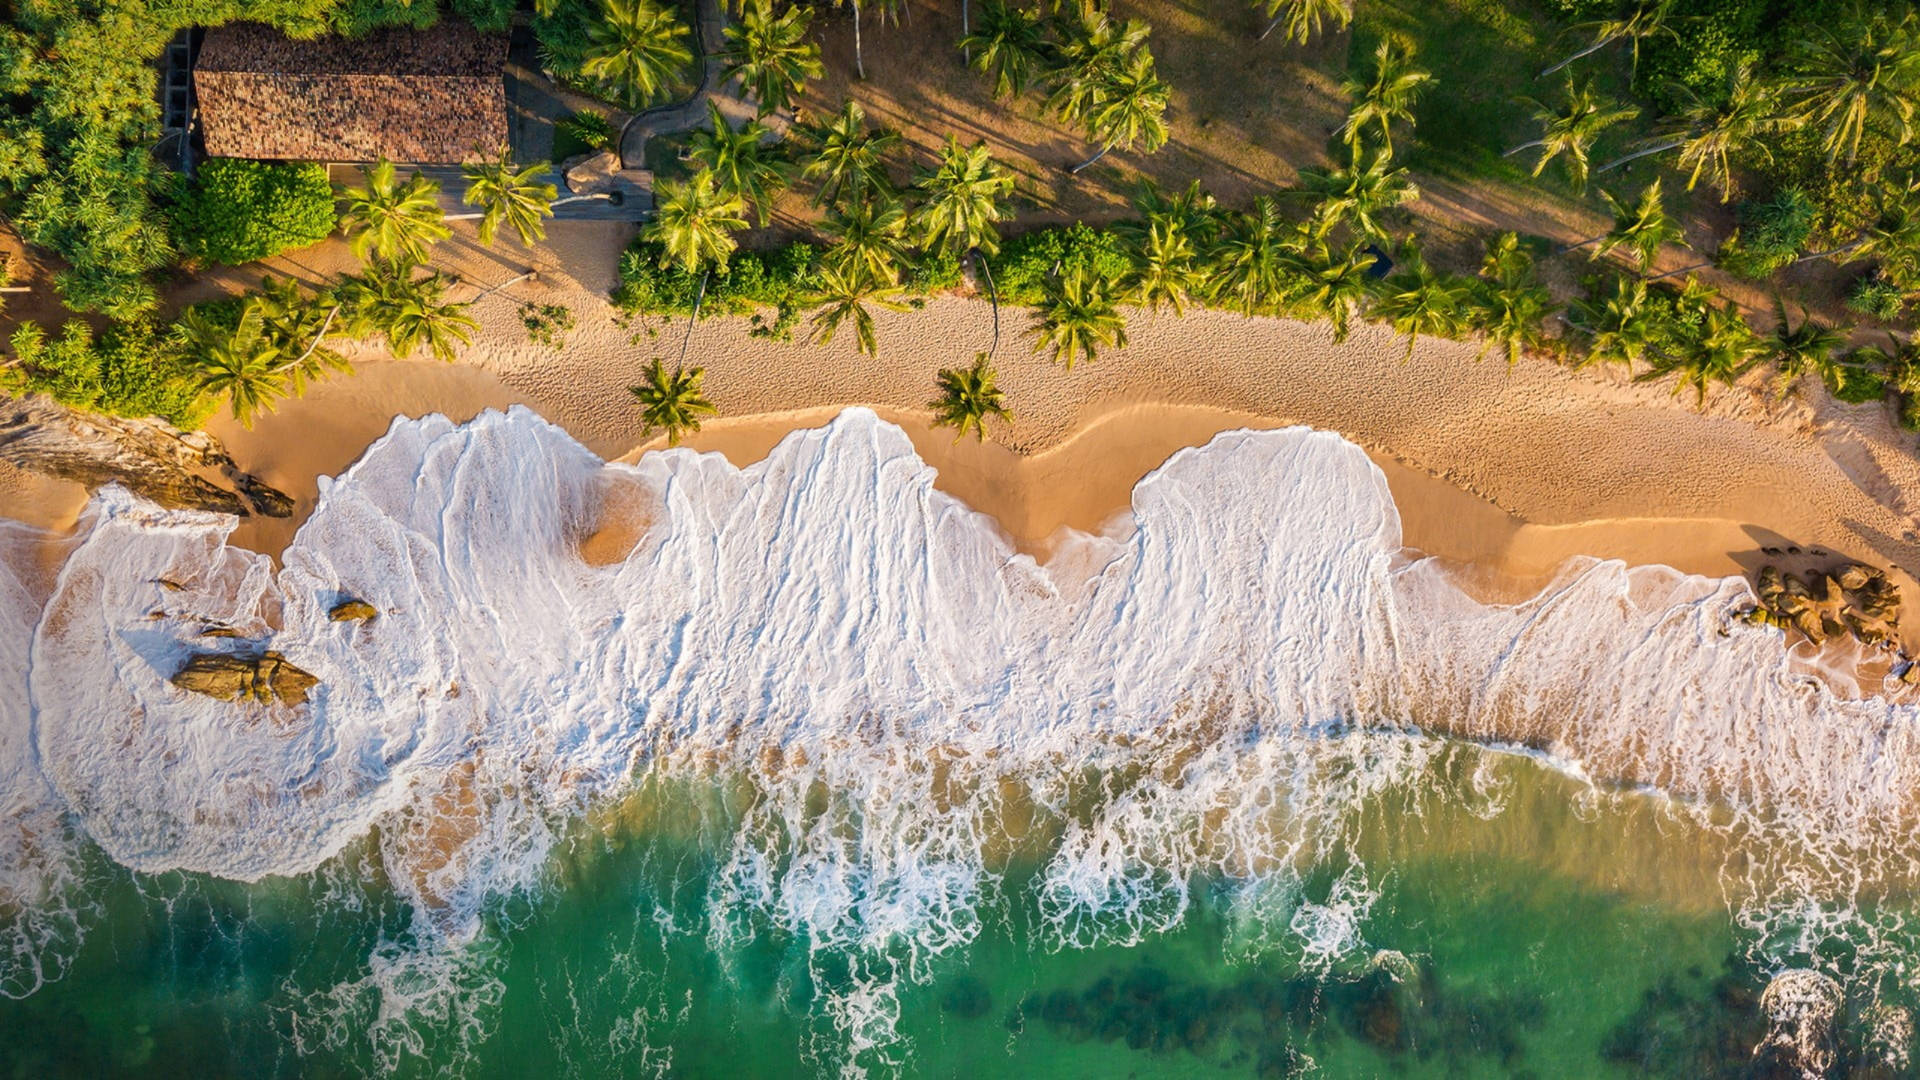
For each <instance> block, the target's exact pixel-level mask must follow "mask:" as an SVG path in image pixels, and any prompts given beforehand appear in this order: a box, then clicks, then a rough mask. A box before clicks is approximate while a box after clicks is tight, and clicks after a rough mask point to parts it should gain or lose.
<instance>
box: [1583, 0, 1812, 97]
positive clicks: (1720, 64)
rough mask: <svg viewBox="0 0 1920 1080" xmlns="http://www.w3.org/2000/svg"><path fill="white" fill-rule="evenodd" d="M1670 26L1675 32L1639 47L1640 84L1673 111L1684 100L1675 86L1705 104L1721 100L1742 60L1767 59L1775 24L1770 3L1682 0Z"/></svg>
mask: <svg viewBox="0 0 1920 1080" xmlns="http://www.w3.org/2000/svg"><path fill="white" fill-rule="evenodd" d="M1667 25H1668V26H1669V27H1670V28H1671V31H1672V32H1671V34H1664V35H1656V36H1655V37H1653V38H1651V39H1649V40H1648V41H1646V42H1645V43H1644V44H1642V45H1641V47H1640V70H1639V79H1638V85H1639V88H1640V90H1641V92H1642V93H1645V94H1646V95H1647V96H1649V97H1651V98H1652V99H1653V100H1654V102H1655V104H1657V105H1659V106H1660V108H1661V109H1662V110H1663V111H1668V112H1671V111H1673V110H1674V109H1675V108H1677V107H1678V106H1679V104H1680V103H1681V101H1682V97H1681V95H1679V94H1676V93H1675V91H1674V88H1675V87H1676V86H1684V87H1686V88H1687V89H1688V90H1691V91H1693V93H1695V94H1697V95H1698V96H1700V97H1701V98H1704V99H1706V100H1707V101H1711V102H1718V101H1721V100H1723V99H1724V98H1725V97H1726V92H1727V76H1728V73H1730V72H1732V71H1733V70H1734V69H1735V68H1736V67H1738V66H1739V65H1740V63H1741V62H1742V61H1743V60H1756V61H1757V60H1759V59H1761V58H1762V57H1763V56H1764V55H1765V53H1766V44H1767V42H1766V40H1765V39H1766V37H1767V34H1766V31H1767V29H1768V28H1769V26H1770V25H1777V22H1774V23H1770V21H1769V16H1768V12H1767V0H1679V2H1677V3H1675V4H1674V6H1673V13H1672V16H1671V17H1670V19H1669V20H1668V23H1667ZM1618 48H1620V49H1622V50H1623V51H1624V50H1625V49H1627V48H1629V46H1626V45H1621V46H1618Z"/></svg>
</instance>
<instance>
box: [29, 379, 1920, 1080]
mask: <svg viewBox="0 0 1920 1080" xmlns="http://www.w3.org/2000/svg"><path fill="white" fill-rule="evenodd" d="M610 487H614V488H617V489H618V490H619V492H620V498H619V500H618V501H619V503H620V504H621V505H622V506H624V507H625V508H626V509H627V510H628V511H630V512H633V513H636V514H638V515H639V516H640V518H642V519H644V521H645V522H646V526H645V528H644V529H643V530H638V542H637V544H636V546H634V548H633V550H632V552H631V554H629V555H628V556H627V557H626V558H625V559H618V558H608V557H605V556H604V555H597V556H596V557H595V558H593V559H586V558H583V557H582V555H581V551H580V546H579V545H580V542H581V540H582V539H584V538H586V537H588V536H591V535H594V534H596V533H599V534H601V535H605V534H606V533H605V526H607V524H608V523H607V522H606V521H604V520H603V519H602V517H603V515H602V513H601V507H602V504H603V502H604V501H605V497H606V493H607V491H608V490H609V488H610ZM322 490H323V497H322V500H321V504H320V506H319V508H318V509H317V510H316V512H315V515H314V517H313V518H312V520H311V521H310V522H309V523H308V525H307V526H306V527H305V528H304V529H303V530H302V533H301V535H300V537H299V538H298V540H297V541H296V543H295V544H294V545H293V547H292V548H291V549H289V551H288V553H287V554H286V557H285V568H284V569H283V570H278V571H276V570H275V568H274V566H273V564H272V563H271V562H270V561H269V560H266V559H264V558H261V557H258V556H254V555H252V554H250V553H246V552H241V551H237V550H235V549H230V548H227V547H226V546H225V545H224V538H225V536H226V533H227V531H228V529H230V527H231V522H228V521H225V520H223V519H218V518H211V517H207V516H204V515H190V514H167V513H161V512H158V511H155V510H153V509H152V508H151V507H146V506H143V505H141V504H139V503H138V502H136V501H134V500H131V499H129V498H127V497H126V496H124V495H122V494H118V493H113V492H108V493H105V494H103V495H102V496H101V497H100V498H99V500H97V502H96V505H95V507H94V509H93V511H92V514H91V516H90V518H89V519H88V520H87V521H86V522H85V523H83V527H82V535H81V536H80V537H79V538H78V539H77V540H76V541H75V542H73V544H72V551H71V554H69V555H68V556H67V557H66V558H65V562H64V565H63V569H62V571H61V574H60V577H59V579H58V580H57V581H48V580H44V579H43V578H42V577H41V576H39V575H37V574H36V573H35V572H34V570H33V566H34V565H35V564H34V562H33V560H32V559H31V558H28V557H27V556H26V555H25V554H23V553H26V552H29V551H30V550H31V545H32V543H33V542H34V540H33V538H31V537H27V536H25V535H23V534H15V533H8V534H6V535H5V536H3V537H0V540H5V543H3V544H0V567H4V568H5V569H6V571H7V573H6V574H4V575H0V619H3V620H6V625H5V628H4V629H5V633H4V634H0V684H4V685H5V686H7V687H9V688H10V690H9V692H8V693H7V694H6V695H5V696H3V697H0V989H4V990H5V992H6V998H4V999H0V1067H3V1068H0V1072H5V1073H9V1074H13V1075H31V1076H47V1075H107V1074H115V1073H121V1074H138V1075H174V1074H193V1075H221V1074H233V1075H359V1074H368V1073H389V1072H392V1073H399V1074H403V1075H434V1074H459V1075H481V1076H488V1075H502V1076H505V1075H512V1076H520V1075H541V1074H547V1073H556V1074H570V1075H583V1076H588V1075H591V1076H598V1075H609V1074H611V1075H668V1074H671V1075H684V1076H713V1075H755V1076H762V1075H764V1076H782V1075H821V1074H826V1075H832V1074H836V1073H849V1074H859V1073H867V1074H873V1075H890V1074H896V1073H901V1074H911V1075H928V1076H972V1075H979V1074H980V1073H981V1072H982V1071H985V1070H989V1069H991V1070H994V1071H996V1072H998V1073H1000V1074H1004V1075H1021V1076H1084V1075H1138V1076H1159V1075H1165V1076H1189V1075H1195V1074H1196V1073H1197V1072H1200V1071H1204V1072H1205V1073H1206V1074H1208V1075H1212V1074H1216V1073H1217V1074H1219V1075H1223V1076H1286V1075H1323V1076H1379V1075H1408V1076H1514V1075H1538V1076H1543V1077H1545V1076H1606V1075H1619V1076H1719V1075H1726V1076H1741V1075H1809V1074H1814V1075H1817V1074H1822V1073H1825V1074H1831V1075H1905V1074H1907V1073H1908V1072H1910V1071H1911V1066H1910V1064H1909V1062H1910V1060H1911V1049H1912V1047H1911V1043H1912V1041H1913V1033H1912V1021H1911V1019H1910V1016H1911V1010H1912V1008H1913V1007H1914V1005H1915V1002H1914V1000H1913V999H1914V987H1913V983H1912V979H1913V975H1912V974H1911V972H1913V971H1914V970H1916V969H1915V968H1914V964H1913V960H1914V959H1916V958H1920V953H1916V951H1915V948H1916V944H1920V943H1916V942H1915V941H1914V939H1913V935H1912V932H1911V931H1910V930H1909V929H1908V926H1907V923H1908V921H1909V919H1908V914H1909V911H1910V909H1911V908H1912V907H1913V906H1914V901H1913V895H1914V892H1913V873H1914V869H1913V868H1914V862H1913V855H1914V854H1915V853H1916V852H1920V842H1916V838H1915V836H1914V834H1913V831H1912V830H1913V827H1914V824H1915V815H1914V814H1913V793H1914V792H1915V791H1916V790H1920V787H1916V785H1917V784H1920V752H1917V748H1916V747H1915V745H1914V736H1915V731H1916V728H1915V724H1916V717H1915V715H1914V712H1913V710H1912V709H1910V708H1907V707H1901V706H1894V705H1891V704H1888V703H1887V702H1884V701H1880V700H1878V699H1873V698H1866V699H1859V700H1852V699H1846V698H1842V697H1837V696H1835V694H1834V693H1833V692H1832V691H1831V690H1829V689H1828V687H1827V686H1826V685H1824V684H1823V683H1822V682H1821V681H1820V680H1818V679H1815V678H1813V677H1812V676H1810V675H1809V674H1808V673H1807V672H1806V671H1805V670H1804V668H1803V666H1802V665H1801V664H1800V663H1799V662H1798V661H1796V660H1795V659H1794V658H1792V657H1790V656H1789V655H1788V654H1787V652H1786V650H1785V648H1784V643H1783V641H1782V639H1781V637H1780V635H1779V634H1778V633H1777V632H1775V631H1771V630H1767V629H1764V628H1757V627H1750V626H1746V625H1744V624H1742V623H1740V622H1738V621H1737V620H1735V619H1733V618H1732V615H1733V613H1734V611H1735V610H1737V608H1738V606H1739V605H1740V604H1741V603H1742V602H1744V600H1745V597H1746V590H1745V586H1744V585H1743V584H1742V583H1740V582H1739V581H1737V580H1731V581H1714V580H1709V579H1703V578H1694V577H1686V576H1684V575H1679V574H1676V573H1673V572H1671V571H1667V570H1663V569H1660V568H1642V569H1629V568H1627V567H1624V566H1621V565H1619V564H1613V563H1597V562H1580V563H1576V564H1574V565H1571V566H1569V567H1568V568H1567V570H1566V571H1565V572H1564V573H1563V574H1562V576H1561V578H1560V579H1559V580H1558V581H1556V582H1555V583H1554V585H1553V586H1551V587H1550V588H1549V589H1547V590H1546V591H1545V592H1543V593H1542V594H1541V596H1539V597H1538V598H1536V599H1534V600H1532V601H1529V602H1527V603H1525V604H1520V605H1515V606H1511V607H1494V606H1486V605H1481V604H1478V603H1476V602H1475V601H1473V600H1472V599H1470V598H1469V597H1468V596H1467V595H1466V594H1464V593H1462V592H1461V591H1460V590H1459V589H1457V588H1455V587H1454V586H1453V585H1452V584H1451V582H1449V581H1448V580H1447V578H1446V577H1445V575H1444V574H1443V573H1442V572H1441V571H1440V570H1439V569H1438V568H1437V567H1435V566H1433V565H1432V564H1430V563H1422V562H1408V561H1406V560H1405V559H1404V557H1403V556H1402V555H1401V552H1400V548H1399V532H1398V520H1397V517H1396V515H1395V513H1394V511H1393V507H1392V503H1391V500H1390V498H1389V497H1388V495H1387V492H1386V486H1385V483H1384V481H1383V480H1382V478H1381V477H1380V475H1379V473H1378V470H1377V469H1375V468H1374V467H1373V466H1372V465H1371V463H1369V462H1368V461H1367V460H1366V458H1365V456H1364V455H1363V454H1362V453H1361V452H1360V451H1359V450H1358V449H1357V448H1354V447H1352V446H1351V445H1349V444H1347V443H1345V442H1343V441H1341V440H1339V439H1338V438H1336V437H1334V436H1331V435H1326V434H1323V433H1311V432H1305V431H1301V430H1292V431H1280V432H1264V433H1257V434H1252V433H1230V434H1229V435H1226V436H1223V437H1222V438H1221V439H1219V440H1216V442H1215V443H1214V444H1213V445H1211V446H1209V447H1207V448H1206V449H1204V450H1200V451H1191V452H1183V453H1182V454H1180V455H1177V456H1176V457H1175V458H1174V459H1173V460H1172V461H1170V462H1169V463H1168V465H1167V466H1166V467H1165V468H1163V469H1162V470H1161V471H1160V472H1159V473H1157V474H1155V475H1154V476H1153V477H1150V478H1149V479H1148V480H1146V481H1143V482H1142V484H1141V485H1140V487H1139V489H1137V490H1136V493H1135V499H1134V513H1133V516H1132V518H1131V520H1130V521H1129V522H1127V523H1125V524H1124V526H1123V527H1121V528H1118V529H1116V530H1115V531H1114V532H1113V533H1112V534H1111V535H1107V536H1102V537H1086V538H1082V539H1081V540H1079V541H1076V542H1074V543H1070V544H1068V545H1066V547H1065V549H1064V552H1063V554H1062V555H1060V556H1058V557H1056V559H1055V560H1054V561H1053V562H1052V563H1050V564H1048V565H1047V566H1038V565H1035V564H1034V563H1033V562H1032V560H1031V559H1027V558H1025V557H1024V556H1019V555H1016V554H1015V553H1014V552H1013V551H1012V550H1011V548H1010V547H1009V546H1008V545H1007V543H1006V542H1005V540H1004V539H1003V538H1002V537H1001V536H1000V535H999V534H998V532H997V531H996V530H995V529H994V528H993V527H992V525H991V523H990V522H987V521H986V520H985V519H983V518H980V517H979V516H978V515H975V514H972V513H971V512H970V511H968V510H966V508H964V507H963V506H961V505H959V504H958V503H955V502H954V501H953V500H951V499H949V498H947V497H946V496H944V495H941V494H940V493H938V492H936V491H934V490H933V489H932V485H931V472H930V470H928V469H927V468H926V466H925V465H924V464H923V463H921V462H920V461H919V460H918V459H917V458H916V457H914V456H913V454H912V450H911V446H910V444H908V442H907V440H906V438H905V437H904V435H902V434H901V433H900V432H899V431H898V430H897V429H893V428H891V427H889V426H888V425H885V424H883V423H881V422H879V421H878V420H877V419H875V418H874V417H873V416H872V415H871V414H869V413H864V412H862V411H859V410H854V411H850V412H849V413H848V414H846V415H844V416H842V417H841V418H840V419H839V420H838V421H836V422H835V423H834V424H833V425H831V426H829V427H828V428H825V429H821V430H820V431H815V432H806V433H801V434H798V435H796V436H794V437H793V438H791V439H789V440H788V441H787V442H786V443H784V444H783V445H782V446H781V447H780V448H779V449H777V450H776V451H775V452H774V454H773V455H771V456H770V457H769V459H768V461H767V462H765V463H763V464H761V465H758V466H754V467H752V468H749V469H746V470H738V469H734V468H733V467H732V466H730V465H727V464H726V463H725V462H724V461H723V460H721V459H719V458H717V457H700V456H696V455H693V454H690V453H685V452H676V453H667V454H656V455H649V456H648V457H646V458H644V459H642V461H641V462H639V463H638V464H637V465H635V466H632V467H627V466H606V465H603V464H602V463H601V462H599V461H597V460H596V459H594V458H592V456H591V455H589V454H588V453H587V452H586V451H585V450H583V449H581V448H580V447H579V446H578V445H577V444H574V443H573V442H572V441H571V440H570V439H567V438H566V437H565V436H564V435H563V434H562V433H560V432H558V431H557V430H556V429H553V428H551V427H549V426H547V425H545V424H544V423H542V422H540V421H539V420H538V419H537V418H535V417H533V416H532V415H531V414H528V413H525V412H521V411H517V412H515V413H514V414H511V415H507V416H501V415H497V414H496V415H492V416H489V417H484V418H482V419H481V420H479V421H476V422H475V423H473V424H471V425H467V426H464V427H456V426H454V425H452V424H449V423H446V422H445V421H442V420H438V419H429V420H424V421H402V422H399V423H397V424H396V426H395V428H394V431H393V433H392V434H391V435H390V436H389V437H388V438H387V439H386V440H383V442H382V443H380V444H379V445H378V446H376V447H375V448H374V449H372V450H370V451H369V453H368V454H367V456H366V457H365V458H364V459H363V461H362V462H361V463H360V464H359V465H357V466H356V467H355V468H354V469H353V470H351V471H350V473H349V474H348V475H347V476H345V477H343V478H341V479H340V480H339V481H336V482H334V483H331V484H327V485H323V489H322ZM619 546H620V547H622V548H624V547H625V546H626V545H625V544H624V543H622V544H621V545H619ZM347 597H352V598H357V599H364V600H366V601H368V602H369V603H372V604H373V605H374V606H375V607H376V608H377V609H378V610H379V612H380V614H379V616H378V617H377V618H376V619H375V620H374V621H372V622H370V623H366V624H353V623H348V624H339V623H333V622H331V621H330V620H329V619H328V618H327V615H326V613H327V611H328V610H329V609H330V608H331V607H332V605H333V604H335V603H337V602H338V601H339V600H340V599H343V598H347ZM209 629H213V630H215V631H217V632H216V633H213V634H209V633H208V630H209ZM268 645H270V646H271V647H273V648H275V649H279V650H281V651H283V652H285V653H286V655H287V656H288V657H289V659H291V660H293V661H294V662H296V663H299V664H301V665H302V666H305V667H307V668H308V669H309V670H311V671H313V672H314V673H315V674H316V675H318V676H319V677H320V679H321V687H320V689H319V690H318V691H316V694H315V697H314V700H313V701H312V703H310V704H309V705H307V706H304V707H301V708H299V709H292V708H287V707H281V706H271V707H270V706H262V705H232V704H225V703H218V702H213V701H210V700H206V699H201V698H195V697H193V696H191V695H188V694H186V693H185V692H183V691H179V690H177V689H175V688H173V687H172V686H170V685H169V684H168V683H167V681H166V677H167V675H168V674H169V673H170V672H171V671H173V670H175V669H177V667H178V665H179V664H180V663H181V662H182V661H183V659H184V657H185V656H186V655H187V654H188V653H190V652H192V651H196V650H208V649H211V650H216V651H231V650H236V649H245V648H260V647H266V646H268Z"/></svg>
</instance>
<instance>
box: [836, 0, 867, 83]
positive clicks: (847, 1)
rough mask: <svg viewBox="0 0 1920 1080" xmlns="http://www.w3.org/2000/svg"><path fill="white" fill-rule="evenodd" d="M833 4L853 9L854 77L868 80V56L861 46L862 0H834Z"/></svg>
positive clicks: (863, 80) (864, 80) (862, 80)
mask: <svg viewBox="0 0 1920 1080" xmlns="http://www.w3.org/2000/svg"><path fill="white" fill-rule="evenodd" d="M833 6H834V7H837V8H841V7H850V8H852V9H853V77H854V78H856V79H859V80H860V81H861V82H866V81H867V58H866V54H865V53H864V52H863V51H862V49H861V46H860V0H833Z"/></svg>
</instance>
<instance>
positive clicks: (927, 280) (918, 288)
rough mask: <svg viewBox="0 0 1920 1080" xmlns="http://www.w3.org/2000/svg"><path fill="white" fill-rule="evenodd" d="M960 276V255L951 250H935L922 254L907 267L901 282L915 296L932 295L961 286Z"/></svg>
mask: <svg viewBox="0 0 1920 1080" xmlns="http://www.w3.org/2000/svg"><path fill="white" fill-rule="evenodd" d="M960 278H961V275H960V257H959V256H958V255H955V254H954V253H953V252H951V251H935V252H929V253H927V254H924V255H922V256H920V258H919V259H917V260H915V261H914V264H913V265H912V266H909V267H907V273H906V275H905V277H904V278H902V280H901V284H903V285H905V286H906V287H907V291H908V292H909V293H912V294H914V295H915V296H932V295H934V294H935V293H943V292H951V291H953V290H954V289H957V288H959V287H960Z"/></svg>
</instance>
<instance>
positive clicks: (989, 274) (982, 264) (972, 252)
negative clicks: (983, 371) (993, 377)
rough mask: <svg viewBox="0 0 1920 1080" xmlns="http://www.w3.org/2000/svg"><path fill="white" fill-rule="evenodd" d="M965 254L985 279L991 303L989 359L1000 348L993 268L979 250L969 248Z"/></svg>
mask: <svg viewBox="0 0 1920 1080" xmlns="http://www.w3.org/2000/svg"><path fill="white" fill-rule="evenodd" d="M967 254H968V255H969V256H971V257H972V259H973V261H974V265H976V266H978V267H979V268H980V274H981V276H983V277H985V278H986V279H987V299H988V300H990V301H992V303H993V344H991V345H988V346H987V357H988V358H989V359H991V358H992V357H993V353H994V350H995V349H998V348H999V347H1000V290H999V288H997V287H996V286H995V285H994V283H993V267H991V266H988V265H987V257H986V256H984V255H982V254H980V249H979V248H971V249H969V250H968V252H967Z"/></svg>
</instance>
